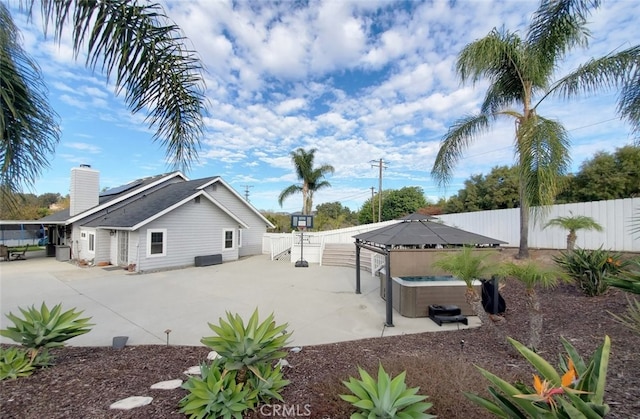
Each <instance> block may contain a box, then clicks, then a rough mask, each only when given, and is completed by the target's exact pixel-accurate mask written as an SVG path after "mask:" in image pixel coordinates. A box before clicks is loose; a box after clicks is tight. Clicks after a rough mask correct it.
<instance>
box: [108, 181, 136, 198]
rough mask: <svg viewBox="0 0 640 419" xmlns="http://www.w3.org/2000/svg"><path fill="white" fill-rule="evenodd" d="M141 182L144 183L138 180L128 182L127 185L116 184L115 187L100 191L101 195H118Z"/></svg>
mask: <svg viewBox="0 0 640 419" xmlns="http://www.w3.org/2000/svg"><path fill="white" fill-rule="evenodd" d="M141 184H142V181H139V180H136V181H133V182H131V183H127V184H126V185H122V186H116V187H115V188H111V189H107V190H106V191H104V192H100V196H111V195H118V194H121V193H122V192H125V191H128V190H130V189H133V188H135V187H136V186H140V185H141Z"/></svg>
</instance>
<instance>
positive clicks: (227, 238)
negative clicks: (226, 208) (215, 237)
mask: <svg viewBox="0 0 640 419" xmlns="http://www.w3.org/2000/svg"><path fill="white" fill-rule="evenodd" d="M233 232H234V230H231V229H228V230H222V248H223V249H225V250H231V249H235V248H236V247H235V244H236V243H235V239H234V237H233Z"/></svg>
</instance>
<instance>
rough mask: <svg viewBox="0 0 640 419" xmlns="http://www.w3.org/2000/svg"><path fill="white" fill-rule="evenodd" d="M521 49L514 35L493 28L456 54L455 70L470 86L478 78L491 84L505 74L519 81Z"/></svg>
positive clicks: (516, 36) (518, 40)
mask: <svg viewBox="0 0 640 419" xmlns="http://www.w3.org/2000/svg"><path fill="white" fill-rule="evenodd" d="M521 47H522V41H521V40H520V37H519V36H518V35H517V34H515V33H511V32H509V31H506V30H498V29H495V28H494V29H493V30H492V31H491V32H489V34H487V36H485V37H484V38H481V39H479V40H477V41H474V42H472V43H470V44H469V45H467V46H466V47H465V48H464V49H463V50H462V51H461V52H460V54H459V55H458V61H457V62H456V70H457V72H458V74H459V76H460V78H461V79H462V81H467V80H471V81H472V82H474V83H475V82H476V81H478V80H479V79H481V78H488V79H489V80H491V81H493V82H495V81H496V80H499V79H500V78H502V77H503V75H504V74H509V76H510V78H511V79H515V80H518V79H521V77H520V76H519V75H518V69H519V64H520V60H521ZM521 90H522V87H521Z"/></svg>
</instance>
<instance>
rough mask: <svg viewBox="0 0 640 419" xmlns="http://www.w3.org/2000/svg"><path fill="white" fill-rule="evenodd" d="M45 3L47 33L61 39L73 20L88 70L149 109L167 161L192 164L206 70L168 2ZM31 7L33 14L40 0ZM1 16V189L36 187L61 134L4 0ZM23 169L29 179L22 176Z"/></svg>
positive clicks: (132, 104) (76, 46)
mask: <svg viewBox="0 0 640 419" xmlns="http://www.w3.org/2000/svg"><path fill="white" fill-rule="evenodd" d="M39 3H40V4H41V13H42V15H43V18H44V19H43V20H44V24H45V32H46V28H47V27H50V28H52V30H53V33H54V36H55V38H56V40H58V41H60V39H61V37H62V34H63V32H64V31H65V29H66V28H67V26H69V25H70V26H71V34H72V41H73V50H74V52H75V54H76V55H78V54H80V53H81V51H84V52H86V53H87V61H86V65H87V67H89V68H91V69H94V70H95V69H96V68H99V69H101V70H102V71H104V72H105V73H106V75H107V77H110V76H112V75H113V76H114V79H115V85H116V92H117V93H121V92H124V94H125V101H126V103H127V105H128V106H129V108H130V109H131V110H132V112H134V113H136V112H139V111H141V110H145V111H148V115H147V119H146V121H147V123H148V124H149V127H151V128H155V134H154V137H153V140H154V141H159V142H160V144H161V145H162V146H163V147H165V148H166V154H167V158H168V160H169V161H170V162H171V163H172V165H173V166H174V167H179V168H182V169H187V168H188V167H189V165H190V163H191V162H193V161H194V160H195V159H196V158H197V153H198V150H199V148H200V136H201V134H202V127H203V113H204V111H205V105H204V103H205V102H204V101H205V99H204V81H203V76H202V71H203V69H202V65H201V63H200V60H199V58H198V57H197V56H196V54H195V52H193V51H192V50H190V49H189V48H188V47H187V46H186V42H185V38H184V36H183V35H182V33H181V31H180V28H178V27H177V26H176V25H175V24H173V23H172V22H171V21H170V20H169V19H168V18H167V16H166V15H165V14H164V10H163V9H162V7H161V6H160V5H158V4H151V3H149V4H144V5H140V4H138V2H137V1H135V0H99V1H73V0H41V1H40V2H39ZM24 4H26V7H25V8H26V9H28V11H29V13H30V14H31V13H33V7H34V4H35V0H25V2H24ZM0 19H2V21H1V22H0V23H1V25H0V26H1V27H0V32H1V34H0V43H1V45H0V51H1V54H2V57H0V58H1V59H2V67H1V71H2V74H1V75H0V77H1V80H2V115H1V117H0V119H1V122H2V126H0V128H2V130H1V131H0V132H1V133H2V137H1V138H0V143H1V144H0V147H1V149H0V153H3V154H2V157H3V161H2V162H1V163H2V167H0V181H1V182H2V183H1V185H0V186H2V188H3V190H10V191H13V192H15V191H18V190H20V189H21V188H22V186H23V184H26V185H32V184H33V182H34V181H35V179H36V178H37V176H38V175H39V173H40V171H41V170H42V169H43V168H45V167H46V166H47V162H46V160H45V155H46V154H48V153H49V152H53V150H54V148H55V145H56V143H57V142H58V138H59V133H58V126H57V123H56V121H55V118H54V115H55V114H54V113H53V111H52V110H51V109H50V107H49V104H48V103H47V100H46V94H44V93H43V89H42V81H41V79H40V77H39V74H38V72H37V66H35V63H33V61H31V60H30V59H29V58H28V57H27V56H26V55H25V54H24V51H23V50H22V49H21V48H19V42H18V31H17V29H16V27H15V25H14V24H13V21H12V19H11V16H10V14H9V12H8V9H7V8H6V7H5V6H4V3H2V4H0ZM5 62H7V63H8V65H5ZM6 81H8V84H5V82H6ZM5 86H8V87H7V88H5ZM5 89H6V90H5ZM23 92H25V93H27V94H22V93H23ZM34 110H35V111H37V113H35V114H34ZM21 115H26V117H28V118H29V119H28V121H29V122H30V124H29V126H27V127H25V126H21V125H23V123H24V121H25V120H24V119H21V118H20V116H21ZM31 145H33V147H32V146H31ZM16 172H18V173H20V174H22V176H15V173H16Z"/></svg>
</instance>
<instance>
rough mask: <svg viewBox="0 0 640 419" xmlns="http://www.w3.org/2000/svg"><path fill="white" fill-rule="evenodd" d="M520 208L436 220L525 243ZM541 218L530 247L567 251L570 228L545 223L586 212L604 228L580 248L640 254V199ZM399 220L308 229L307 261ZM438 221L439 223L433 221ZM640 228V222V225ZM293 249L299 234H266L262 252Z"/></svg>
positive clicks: (580, 206) (556, 208)
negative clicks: (332, 246)
mask: <svg viewBox="0 0 640 419" xmlns="http://www.w3.org/2000/svg"><path fill="white" fill-rule="evenodd" d="M519 211H520V210H519V209H518V208H514V209H504V210H492V211H477V212H465V213H460V214H443V215H439V216H438V217H437V218H438V219H439V221H440V222H443V223H445V224H447V225H449V226H452V227H457V228H460V229H462V230H466V231H469V232H472V233H476V234H482V235H483V236H487V237H491V238H494V239H499V240H503V241H505V242H507V244H505V245H502V246H503V247H518V246H519V245H520V214H519ZM539 214H541V215H539V216H538V217H535V216H534V212H533V211H532V215H531V217H530V221H529V247H530V248H532V249H536V248H537V249H565V248H566V247H567V234H568V231H566V230H563V229H561V228H559V227H548V228H546V229H543V227H544V225H545V224H546V223H547V222H548V221H549V220H551V219H553V218H556V217H569V216H571V215H572V214H573V215H585V216H587V217H591V218H593V219H594V220H595V221H596V222H598V223H599V224H600V225H601V226H602V227H603V231H602V232H598V231H592V230H590V231H585V230H580V231H578V232H577V236H578V238H577V240H576V246H577V247H581V248H584V249H597V248H599V247H602V248H603V249H608V250H613V251H618V252H640V233H636V234H635V236H634V235H633V234H632V233H631V230H632V218H633V217H636V219H637V218H638V217H640V198H628V199H615V200H610V201H594V202H580V203H576V204H563V205H553V206H550V207H548V208H547V210H546V212H545V211H539ZM398 222H400V221H399V220H393V221H385V222H382V223H375V224H365V225H360V226H356V227H349V228H341V229H339V230H331V231H318V232H310V233H307V232H305V233H304V259H305V260H307V261H308V262H310V263H319V261H321V260H322V253H323V251H324V246H325V245H326V244H327V243H353V242H354V241H355V240H354V239H353V236H355V235H357V234H360V233H364V232H366V231H371V230H376V229H378V228H381V227H384V226H387V225H390V224H394V223H398ZM434 222H438V221H434ZM638 227H640V225H638ZM288 249H291V261H292V262H295V261H296V260H298V259H299V258H300V233H299V232H294V233H266V234H265V235H264V237H263V239H262V253H264V254H268V255H271V259H273V258H274V257H275V256H277V255H278V254H280V253H281V252H283V251H285V250H288Z"/></svg>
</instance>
